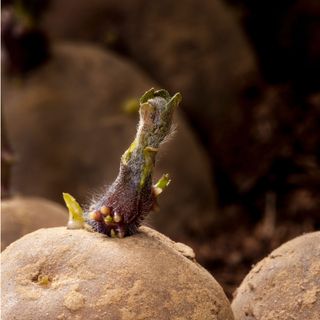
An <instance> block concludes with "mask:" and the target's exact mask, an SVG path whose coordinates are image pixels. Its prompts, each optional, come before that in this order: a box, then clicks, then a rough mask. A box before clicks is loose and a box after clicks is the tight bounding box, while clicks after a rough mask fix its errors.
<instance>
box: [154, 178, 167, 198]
mask: <svg viewBox="0 0 320 320" xmlns="http://www.w3.org/2000/svg"><path fill="white" fill-rule="evenodd" d="M170 182H171V180H170V177H169V174H168V173H166V174H164V175H163V176H162V177H161V178H160V179H159V180H158V182H157V183H156V184H155V185H154V186H153V192H154V194H155V196H156V197H157V196H158V195H160V194H161V193H162V192H163V190H164V189H166V188H167V187H168V185H169V184H170Z"/></svg>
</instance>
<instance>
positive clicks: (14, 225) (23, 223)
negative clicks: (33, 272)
mask: <svg viewBox="0 0 320 320" xmlns="http://www.w3.org/2000/svg"><path fill="white" fill-rule="evenodd" d="M67 221H68V212H67V210H66V209H65V208H64V207H62V206H61V205H59V204H58V203H55V202H53V201H50V200H46V199H44V198H38V197H17V196H16V197H13V198H11V199H7V200H3V201H1V250H4V249H5V248H6V247H7V246H8V245H9V244H10V243H11V242H13V241H15V240H17V239H19V238H21V237H22V236H24V235H25V234H27V233H30V232H33V231H35V230H37V229H40V228H44V227H47V228H50V227H59V226H63V225H65V224H66V223H67Z"/></svg>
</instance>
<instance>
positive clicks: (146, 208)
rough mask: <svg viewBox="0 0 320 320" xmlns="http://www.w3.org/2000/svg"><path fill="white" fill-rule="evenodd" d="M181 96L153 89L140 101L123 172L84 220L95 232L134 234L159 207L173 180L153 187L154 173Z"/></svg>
mask: <svg viewBox="0 0 320 320" xmlns="http://www.w3.org/2000/svg"><path fill="white" fill-rule="evenodd" d="M180 101H181V94H180V93H177V94H175V95H174V96H173V97H171V96H170V95H169V93H168V92H167V91H166V90H158V91H156V90H154V89H150V90H149V91H147V92H146V93H145V94H144V95H143V96H142V97H141V98H140V109H139V114H140V121H139V125H138V129H137V134H136V137H135V139H134V140H133V142H132V143H131V145H130V146H129V148H128V149H127V150H126V151H125V152H124V154H123V155H122V157H121V161H120V171H119V174H118V176H117V178H116V180H115V181H114V182H113V184H112V185H111V186H110V187H109V188H108V189H107V190H106V192H105V194H104V195H103V196H102V198H101V199H100V200H99V201H97V202H95V203H93V204H92V205H91V206H90V207H91V208H93V209H92V210H91V211H90V212H85V219H86V222H87V224H89V225H90V226H91V227H92V228H93V229H94V230H95V231H97V232H101V233H104V234H107V235H108V236H112V237H114V236H116V237H120V238H122V237H125V236H128V235H131V234H134V233H135V232H136V230H137V228H138V227H139V226H140V224H141V221H142V220H143V219H144V217H145V216H146V215H147V214H148V213H149V212H150V211H151V210H152V209H153V208H154V207H155V206H156V198H157V196H158V195H159V194H160V193H161V192H162V191H163V190H164V189H165V188H166V187H167V186H168V184H169V182H170V180H169V176H168V175H164V176H163V177H162V178H161V179H160V180H159V181H158V182H157V183H156V184H155V185H154V186H153V185H152V174H153V169H154V167H155V160H156V156H157V153H158V150H159V147H160V145H161V143H163V142H164V141H165V140H166V137H167V136H168V135H170V133H171V131H172V121H173V113H174V110H175V108H176V107H177V106H178V105H179V103H180Z"/></svg>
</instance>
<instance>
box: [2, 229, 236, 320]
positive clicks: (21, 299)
mask: <svg viewBox="0 0 320 320" xmlns="http://www.w3.org/2000/svg"><path fill="white" fill-rule="evenodd" d="M2 305H3V310H2V317H3V318H2V319H3V320H9V319H16V320H19V319H21V320H22V319H23V320H38V319H47V320H51V319H52V320H53V319H77V320H78V319H79V320H80V319H86V320H91V319H100V320H102V319H113V320H117V319H119V320H120V319H122V320H124V319H125V320H128V319H132V320H138V319H146V320H147V319H152V320H154V319H159V320H161V319H163V320H164V319H166V320H167V319H169V320H170V319H176V320H178V319H181V320H182V319H195V320H196V319H199V320H205V319H215V320H232V319H233V315H232V311H231V308H230V304H229V302H228V300H227V298H226V296H225V294H224V292H223V290H222V288H221V287H220V286H219V284H218V283H217V282H216V281H215V279H214V278H213V277H212V276H211V275H210V274H209V273H208V272H207V271H206V270H205V269H203V268H202V267H201V266H199V265H198V264H197V263H196V262H195V260H194V253H193V251H192V250H191V249H190V248H188V247H187V246H185V245H183V244H181V243H180V244H179V243H174V242H173V241H171V240H170V239H169V238H167V237H165V236H163V235H162V234H160V233H158V232H156V231H154V230H152V229H150V228H147V227H141V228H140V229H139V233H137V234H135V235H133V236H131V237H127V238H124V239H114V238H108V237H105V236H103V235H102V234H99V233H91V232H88V231H86V230H67V229H66V228H50V229H41V230H38V231H36V232H34V233H31V234H29V235H27V236H25V237H23V238H21V239H20V240H18V241H16V242H14V243H13V244H11V245H10V246H9V247H8V248H7V249H6V250H5V251H4V252H3V257H2Z"/></svg>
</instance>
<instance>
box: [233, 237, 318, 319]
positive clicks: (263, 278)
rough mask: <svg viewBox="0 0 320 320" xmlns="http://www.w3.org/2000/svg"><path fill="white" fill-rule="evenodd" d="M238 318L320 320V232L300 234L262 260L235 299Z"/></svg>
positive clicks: (234, 305)
mask: <svg viewBox="0 0 320 320" xmlns="http://www.w3.org/2000/svg"><path fill="white" fill-rule="evenodd" d="M232 309H233V312H234V315H235V319H236V320H249V319H250V320H280V319H281V320H284V319H299V320H318V319H319V315H320V232H319V231H318V232H313V233H308V234H305V235H303V236H300V237H297V238H295V239H293V240H291V241H289V242H287V243H285V244H283V245H282V246H281V247H279V248H278V249H276V250H274V251H273V252H272V253H271V254H270V255H269V256H268V257H266V258H264V259H263V260H262V261H260V262H259V263H258V264H257V265H256V266H255V267H254V268H253V269H252V270H251V271H250V273H249V274H248V275H247V276H246V278H245V279H244V280H243V282H242V284H241V285H240V287H239V288H238V289H237V291H236V295H235V298H234V300H233V302H232Z"/></svg>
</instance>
